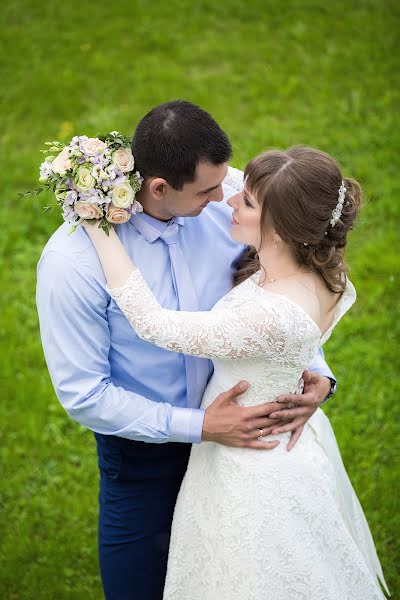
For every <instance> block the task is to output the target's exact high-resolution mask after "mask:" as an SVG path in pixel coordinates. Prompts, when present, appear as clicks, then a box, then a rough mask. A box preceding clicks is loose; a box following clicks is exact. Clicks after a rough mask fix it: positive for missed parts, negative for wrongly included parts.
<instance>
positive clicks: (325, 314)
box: [85, 148, 387, 600]
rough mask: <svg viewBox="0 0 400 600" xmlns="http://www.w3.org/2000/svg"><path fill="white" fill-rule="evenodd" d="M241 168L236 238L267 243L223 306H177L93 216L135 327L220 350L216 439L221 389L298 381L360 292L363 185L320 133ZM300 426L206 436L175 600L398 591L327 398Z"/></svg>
mask: <svg viewBox="0 0 400 600" xmlns="http://www.w3.org/2000/svg"><path fill="white" fill-rule="evenodd" d="M228 178H230V181H229V183H230V184H231V185H232V184H235V185H236V188H237V189H239V190H241V191H240V192H239V193H238V194H237V195H235V196H234V197H232V198H231V199H230V200H229V202H228V204H229V205H230V206H231V208H232V209H233V213H232V237H233V238H234V239H235V240H236V241H237V242H241V243H243V244H247V245H248V246H250V247H252V248H253V249H256V250H257V254H256V253H255V251H254V250H253V258H252V259H250V258H249V257H244V259H243V262H242V264H241V265H239V266H238V270H237V272H236V273H235V276H234V285H233V288H232V290H231V291H230V292H229V293H228V294H227V295H226V296H225V297H223V298H222V299H221V300H220V301H219V302H218V303H217V304H216V305H215V306H214V308H213V309H212V310H211V311H209V312H184V311H181V312H175V311H171V310H167V309H163V308H162V307H161V306H160V305H159V303H158V301H157V300H156V298H155V297H154V295H153V293H152V292H151V290H150V289H149V287H148V285H147V283H146V281H145V280H144V278H143V276H142V275H141V273H140V271H139V270H138V269H137V268H136V267H135V265H134V264H133V263H132V261H131V260H130V258H129V257H128V255H127V253H126V251H125V249H124V248H123V246H122V244H121V243H120V242H119V239H118V236H117V234H116V233H115V231H112V232H111V234H110V236H109V237H107V235H106V234H105V233H104V232H103V231H101V230H100V229H99V228H98V227H96V226H95V225H94V226H93V225H85V228H86V230H87V232H88V234H89V236H90V237H91V239H92V241H93V244H94V246H95V248H96V251H97V253H98V255H99V258H100V261H101V263H102V267H103V270H104V273H105V276H106V278H107V282H108V285H109V288H110V294H111V295H112V296H113V298H114V299H115V300H116V301H117V303H118V305H119V306H120V308H121V310H122V311H123V312H124V313H125V315H126V317H127V319H128V320H129V322H130V324H131V325H132V326H133V327H134V328H135V330H136V333H137V334H138V335H139V336H140V337H142V338H144V339H146V340H148V341H150V342H152V343H154V344H156V345H158V346H161V347H163V348H167V349H169V350H171V351H174V352H182V353H185V354H190V355H195V356H200V357H207V358H211V359H212V360H213V363H214V374H213V376H212V378H211V380H210V382H209V384H208V387H207V389H206V391H205V394H204V397H203V401H202V408H204V409H205V410H206V412H205V420H204V436H203V440H204V441H205V442H206V441H207V409H208V407H209V405H211V403H212V401H213V399H214V398H215V397H216V396H217V395H218V394H219V393H220V392H222V391H223V390H225V389H228V388H229V387H231V386H232V385H234V383H235V382H236V381H238V380H240V379H246V380H247V381H248V382H249V384H250V385H249V387H248V389H247V391H246V392H245V393H244V394H243V395H242V396H241V397H240V400H239V402H240V403H241V404H243V405H246V406H249V405H257V404H261V403H264V402H272V401H273V400H274V399H275V398H276V397H277V396H279V395H281V394H285V393H289V392H291V391H292V390H294V389H296V387H297V386H298V385H299V380H300V379H301V374H302V372H303V371H304V370H305V369H307V366H308V365H309V363H310V361H311V359H312V357H313V356H314V354H315V352H316V351H317V348H318V347H319V346H320V345H323V344H324V343H325V342H326V341H327V340H328V338H329V337H330V335H331V333H332V331H333V329H334V328H335V327H336V325H337V324H338V322H339V321H340V319H341V318H342V317H343V315H344V314H345V313H346V312H347V310H348V309H349V308H350V306H351V305H352V304H353V302H354V301H355V298H356V292H355V289H354V287H353V285H352V284H351V282H350V281H349V279H348V278H347V277H346V274H345V273H346V271H347V267H346V264H345V262H344V259H343V253H344V248H345V246H346V241H347V233H348V231H349V230H350V229H352V227H353V225H354V223H355V219H356V217H357V214H358V211H359V207H360V188H359V185H358V184H357V182H355V181H354V180H353V179H349V178H343V177H342V175H341V173H340V170H339V167H338V165H337V164H336V162H335V161H334V160H333V159H332V158H331V157H330V156H328V155H327V154H325V153H323V152H321V151H318V150H315V149H312V148H291V149H289V150H287V151H286V152H280V151H269V152H265V153H263V154H261V155H260V156H258V157H256V158H254V159H253V160H252V161H251V162H250V163H249V164H248V165H247V167H246V170H245V173H244V190H242V188H243V178H242V173H241V172H237V171H236V170H233V171H232V170H230V172H229V174H228ZM199 251H201V248H199ZM210 277H211V278H212V265H210ZM300 383H301V382H300ZM210 409H211V407H210ZM263 433H264V432H263V430H262V429H260V431H259V435H260V439H263ZM289 437H290V434H288V433H285V432H279V428H278V432H275V434H274V435H270V436H268V440H276V444H277V445H276V447H275V448H274V449H273V450H271V451H270V452H266V453H264V452H259V451H257V450H256V449H250V448H232V447H228V446H224V445H220V444H215V443H213V442H208V443H202V444H200V445H198V446H193V448H192V452H191V456H190V461H189V465H188V469H187V472H186V475H185V478H184V480H183V483H182V487H181V490H180V494H179V497H178V500H177V504H176V508H175V514H174V521H173V527H172V535H171V545H170V553H169V562H168V572H167V578H166V585H165V590H164V600H252V599H254V600H261V599H266V600H267V599H268V600H306V599H307V600H378V599H383V598H384V595H383V593H382V591H381V588H380V586H379V582H378V578H379V579H380V580H381V582H382V584H383V585H384V586H385V589H386V590H387V588H386V584H385V581H384V578H383V574H382V570H381V567H380V564H379V560H378V557H377V555H376V551H375V548H374V543H373V540H372V537H371V533H370V531H369V528H368V524H367V521H366V519H365V516H364V513H363V511H362V508H361V506H360V504H359V502H358V500H357V497H356V495H355V492H354V490H353V488H352V486H351V483H350V481H349V478H348V476H347V474H346V471H345V469H344V466H343V463H342V460H341V457H340V453H339V450H338V447H337V444H336V441H335V436H334V433H333V430H332V428H331V426H330V424H329V420H328V419H327V417H326V416H325V415H324V413H323V412H322V411H321V410H320V409H318V410H317V412H316V413H315V414H314V415H313V417H312V418H311V419H310V420H309V421H308V423H307V424H306V426H305V428H304V431H303V434H302V435H301V437H300V439H299V441H298V442H297V444H296V446H295V447H294V448H293V449H292V450H291V451H290V452H288V451H287V450H286V443H287V441H288V440H289ZM264 439H266V438H264ZM160 501H162V499H160Z"/></svg>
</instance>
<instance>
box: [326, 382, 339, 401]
mask: <svg viewBox="0 0 400 600" xmlns="http://www.w3.org/2000/svg"><path fill="white" fill-rule="evenodd" d="M328 379H329V381H330V382H331V389H330V391H329V394H328V395H327V397H326V398H325V400H324V402H326V401H327V400H329V398H332V396H333V394H334V393H335V392H336V390H337V381H336V379H332V377H328Z"/></svg>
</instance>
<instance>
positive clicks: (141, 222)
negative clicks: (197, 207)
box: [130, 212, 185, 244]
mask: <svg viewBox="0 0 400 600" xmlns="http://www.w3.org/2000/svg"><path fill="white" fill-rule="evenodd" d="M130 223H132V225H133V226H134V227H135V228H136V229H137V231H138V232H139V233H140V234H141V235H142V236H143V237H144V238H145V240H146V241H147V242H150V244H152V243H153V242H155V240H157V239H158V238H159V237H160V235H161V234H162V233H164V231H165V229H166V228H167V226H168V225H169V223H177V224H178V225H182V226H184V225H185V217H173V218H172V219H171V220H170V221H159V220H158V219H156V218H155V217H152V216H150V215H148V214H147V213H145V212H141V213H135V214H134V215H132V217H131V219H130Z"/></svg>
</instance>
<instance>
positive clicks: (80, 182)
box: [75, 166, 96, 192]
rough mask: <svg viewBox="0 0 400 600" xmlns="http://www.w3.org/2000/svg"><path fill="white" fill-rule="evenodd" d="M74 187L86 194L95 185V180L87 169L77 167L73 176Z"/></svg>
mask: <svg viewBox="0 0 400 600" xmlns="http://www.w3.org/2000/svg"><path fill="white" fill-rule="evenodd" d="M75 185H76V187H77V188H78V190H80V191H81V192H88V191H89V190H91V189H92V188H94V187H95V185H96V180H95V178H94V177H93V175H92V171H91V169H89V168H88V167H83V166H82V167H79V169H78V170H77V172H76V175H75Z"/></svg>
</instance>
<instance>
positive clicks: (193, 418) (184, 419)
mask: <svg viewBox="0 0 400 600" xmlns="http://www.w3.org/2000/svg"><path fill="white" fill-rule="evenodd" d="M204 413H205V411H204V410H201V409H200V408H181V407H179V406H173V407H172V417H171V422H170V437H169V441H170V442H184V443H186V444H200V442H201V434H202V432H203V421H204Z"/></svg>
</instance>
